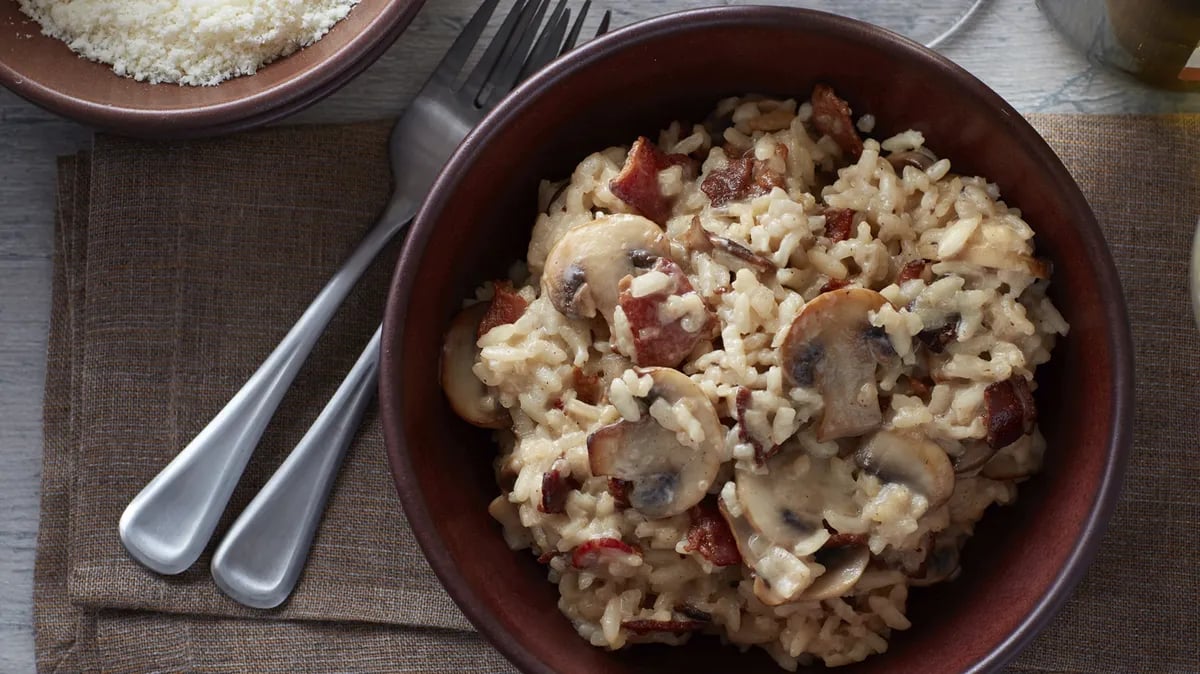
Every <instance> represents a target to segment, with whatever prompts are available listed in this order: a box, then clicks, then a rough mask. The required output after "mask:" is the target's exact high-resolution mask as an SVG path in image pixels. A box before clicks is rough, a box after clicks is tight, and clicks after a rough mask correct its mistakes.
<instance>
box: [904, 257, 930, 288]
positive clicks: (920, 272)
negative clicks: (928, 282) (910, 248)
mask: <svg viewBox="0 0 1200 674" xmlns="http://www.w3.org/2000/svg"><path fill="white" fill-rule="evenodd" d="M928 265H929V261H928V260H910V261H909V262H907V263H906V264H905V265H904V266H903V267H901V268H900V273H899V274H896V283H898V284H899V283H904V282H905V281H911V280H913V279H918V278H923V277H924V276H925V270H926V269H927V268H928Z"/></svg>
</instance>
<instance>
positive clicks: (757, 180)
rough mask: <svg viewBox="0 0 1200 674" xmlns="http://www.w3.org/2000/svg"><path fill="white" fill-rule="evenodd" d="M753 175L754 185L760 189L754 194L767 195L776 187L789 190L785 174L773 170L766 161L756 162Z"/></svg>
mask: <svg viewBox="0 0 1200 674" xmlns="http://www.w3.org/2000/svg"><path fill="white" fill-rule="evenodd" d="M753 173H754V185H755V187H756V188H758V189H756V190H754V192H755V193H757V194H766V193H767V192H770V191H771V190H773V189H775V188H776V187H779V188H781V189H787V181H786V180H784V178H783V174H782V173H778V172H776V171H773V170H771V168H770V167H769V166H768V165H767V162H765V161H759V160H757V159H756V160H754V171H753ZM747 196H750V195H747Z"/></svg>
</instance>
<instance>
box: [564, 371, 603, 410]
mask: <svg viewBox="0 0 1200 674" xmlns="http://www.w3.org/2000/svg"><path fill="white" fill-rule="evenodd" d="M571 379H572V384H573V385H574V386H575V396H576V397H577V398H578V399H579V400H580V401H581V402H585V403H587V404H589V405H596V404H598V403H599V402H600V401H601V400H602V399H603V398H604V391H603V390H601V386H600V375H598V374H587V373H586V372H584V371H583V370H581V369H579V368H575V371H574V372H573V373H572V377H571Z"/></svg>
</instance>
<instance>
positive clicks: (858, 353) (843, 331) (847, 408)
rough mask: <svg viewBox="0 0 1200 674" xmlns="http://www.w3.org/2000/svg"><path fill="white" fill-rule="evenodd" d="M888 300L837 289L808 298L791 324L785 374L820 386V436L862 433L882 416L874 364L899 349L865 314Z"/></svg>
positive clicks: (795, 380)
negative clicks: (894, 347)
mask: <svg viewBox="0 0 1200 674" xmlns="http://www.w3.org/2000/svg"><path fill="white" fill-rule="evenodd" d="M886 303H887V300H886V299H884V297H883V296H882V295H880V294H879V293H877V292H875V291H874V290H868V289H866V288H842V289H840V290H834V291H831V292H827V293H824V294H821V295H818V296H817V297H816V298H814V299H813V300H812V301H811V302H809V303H808V304H806V305H805V306H804V309H803V310H802V311H801V312H800V315H799V316H797V317H796V320H795V321H793V322H792V327H791V329H789V330H788V334H787V338H786V339H785V340H784V342H783V350H782V356H783V364H784V376H785V377H786V378H787V380H788V382H789V383H791V384H792V385H793V386H814V387H816V389H817V390H818V391H819V392H820V394H821V397H822V398H823V399H824V401H825V409H824V411H823V412H822V414H821V420H820V422H819V423H818V426H817V440H819V441H821V442H824V441H826V440H834V439H837V438H845V437H851V436H855V435H862V434H863V433H866V432H867V431H869V430H871V429H873V428H875V427H877V426H878V425H879V424H880V422H881V421H883V414H882V412H881V411H880V409H879V391H878V388H877V384H876V379H875V367H876V365H877V364H879V363H880V362H887V360H889V359H890V358H894V357H895V351H894V350H893V349H892V347H891V343H890V342H889V341H888V338H887V335H886V334H882V333H881V332H880V331H878V330H877V329H875V328H874V326H872V325H871V322H870V320H868V317H867V315H868V313H870V312H871V311H875V310H877V309H879V308H880V307H882V306H883V305H884V304H886ZM889 352H890V353H889Z"/></svg>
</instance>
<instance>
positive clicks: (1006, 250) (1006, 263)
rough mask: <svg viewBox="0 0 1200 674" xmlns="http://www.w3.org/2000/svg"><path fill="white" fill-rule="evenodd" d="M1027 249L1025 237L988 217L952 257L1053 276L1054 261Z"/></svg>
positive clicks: (973, 262)
mask: <svg viewBox="0 0 1200 674" xmlns="http://www.w3.org/2000/svg"><path fill="white" fill-rule="evenodd" d="M1024 248H1025V240H1024V239H1022V238H1021V237H1020V234H1019V233H1018V232H1017V231H1016V230H1014V229H1013V228H1012V227H1009V226H1008V225H1005V224H1003V223H999V222H991V221H989V220H984V221H983V223H981V224H980V225H979V228H978V229H977V230H976V231H975V234H974V235H973V236H972V237H971V240H970V241H969V242H968V243H967V245H966V246H964V247H963V249H962V251H961V252H960V253H958V254H957V255H954V256H951V258H948V259H959V260H962V261H963V262H970V263H971V264H977V265H979V266H981V267H988V268H989V269H1014V270H1018V271H1022V272H1024V273H1026V274H1029V275H1030V276H1033V277H1034V278H1040V279H1048V278H1050V273H1051V271H1052V267H1051V265H1050V263H1049V262H1048V261H1047V260H1041V259H1038V258H1036V257H1033V256H1032V255H1028V254H1026V253H1025V252H1023V249H1024Z"/></svg>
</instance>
